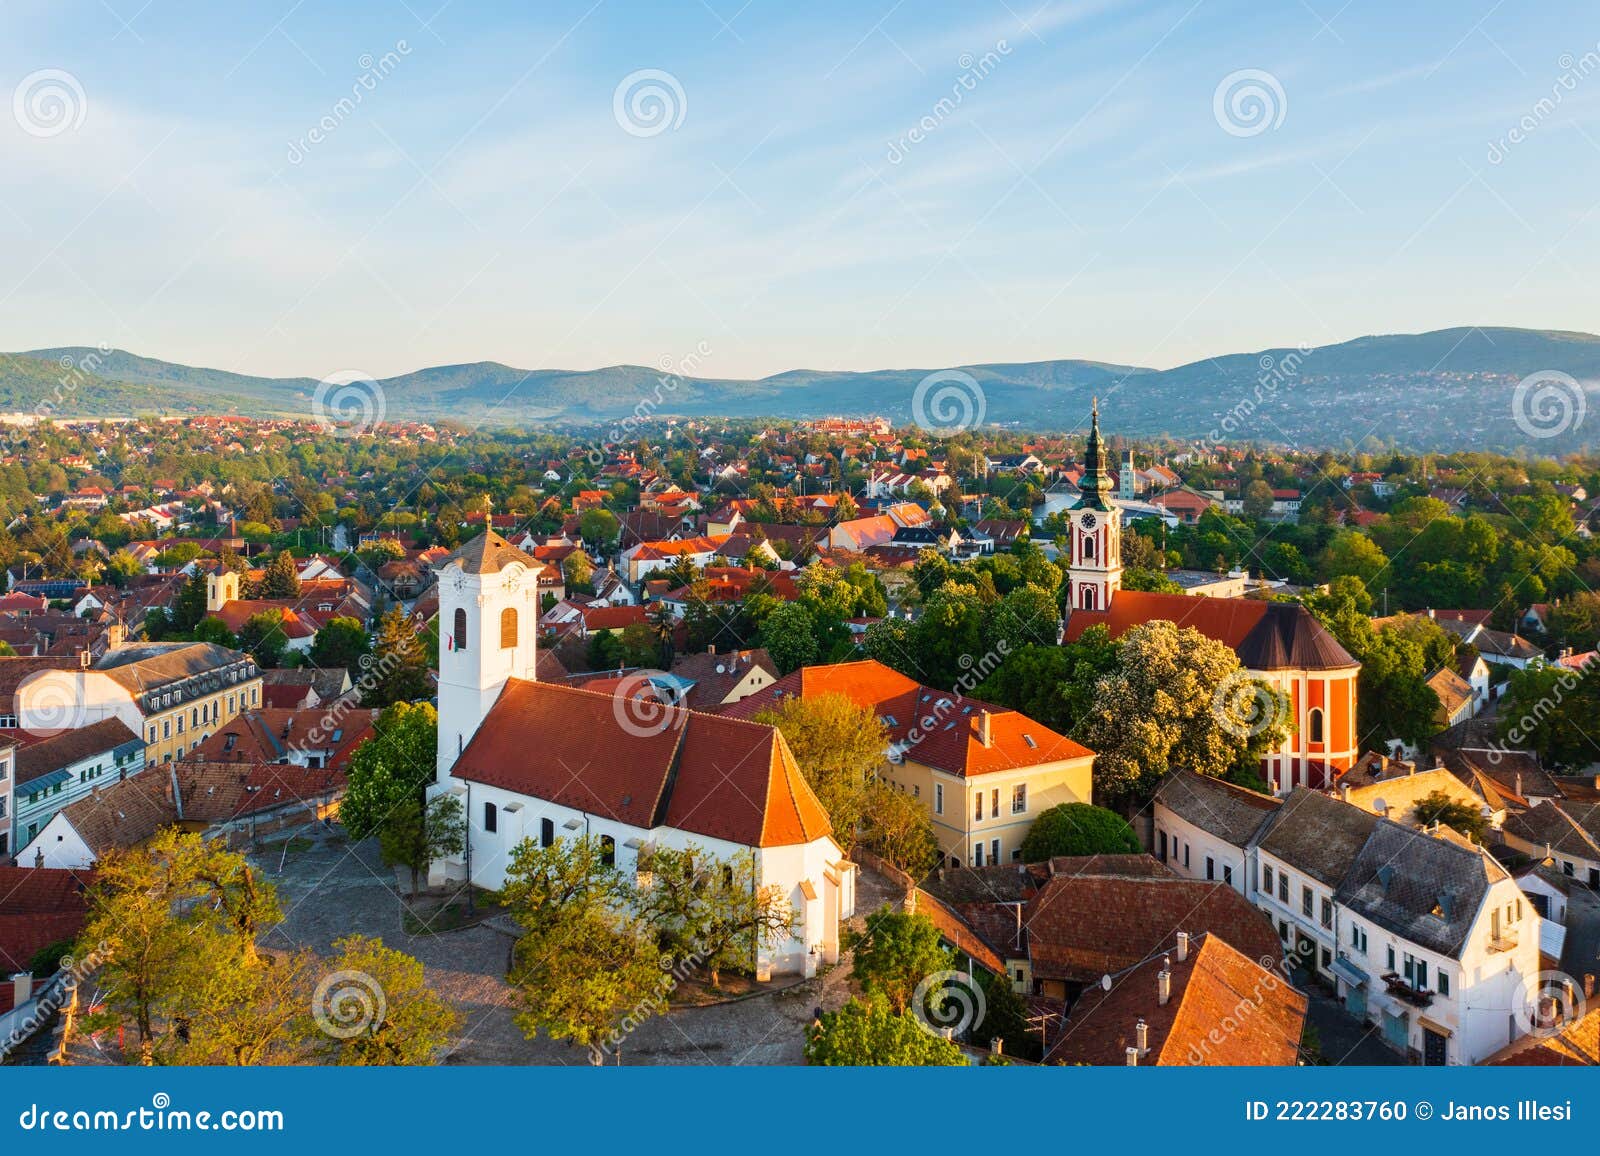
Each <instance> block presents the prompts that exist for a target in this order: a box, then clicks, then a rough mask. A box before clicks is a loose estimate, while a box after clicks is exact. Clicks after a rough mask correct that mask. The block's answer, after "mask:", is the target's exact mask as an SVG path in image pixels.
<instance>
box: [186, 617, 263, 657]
mask: <svg viewBox="0 0 1600 1156" xmlns="http://www.w3.org/2000/svg"><path fill="white" fill-rule="evenodd" d="M190 637H191V638H193V639H194V640H195V641H196V642H210V643H214V644H215V645H217V646H226V647H227V648H228V649H230V650H234V649H237V648H238V646H239V640H238V639H237V638H235V637H234V635H233V631H231V630H229V629H228V625H227V623H225V622H223V621H222V619H220V618H202V619H201V620H200V622H199V625H197V626H196V627H195V628H194V630H193V631H191V632H190ZM258 661H259V660H258Z"/></svg>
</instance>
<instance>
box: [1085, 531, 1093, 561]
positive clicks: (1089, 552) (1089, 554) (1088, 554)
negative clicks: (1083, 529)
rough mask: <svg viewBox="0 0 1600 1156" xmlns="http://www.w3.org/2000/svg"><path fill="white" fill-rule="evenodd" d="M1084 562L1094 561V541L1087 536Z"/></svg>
mask: <svg viewBox="0 0 1600 1156" xmlns="http://www.w3.org/2000/svg"><path fill="white" fill-rule="evenodd" d="M1083 560H1084V561H1085V562H1093V561H1094V539H1093V538H1090V537H1087V536H1086V537H1085V538H1084V539H1083Z"/></svg>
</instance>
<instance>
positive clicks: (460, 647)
mask: <svg viewBox="0 0 1600 1156" xmlns="http://www.w3.org/2000/svg"><path fill="white" fill-rule="evenodd" d="M541 569H542V567H541V566H540V564H539V563H538V562H537V561H535V560H534V559H533V558H531V557H529V556H528V555H527V554H526V553H524V552H523V551H522V550H519V549H518V548H517V547H515V546H513V545H512V544H511V543H510V542H507V541H506V540H505V539H504V538H502V537H501V536H500V535H499V534H496V533H495V532H494V531H493V530H492V529H485V530H484V532H483V533H482V534H480V535H479V536H478V537H476V538H474V539H473V540H472V541H470V542H468V543H467V544H466V545H465V546H463V547H461V549H459V550H457V551H456V552H455V553H454V554H452V555H450V556H449V557H448V558H446V559H445V560H444V561H443V562H442V563H440V564H439V566H438V568H437V572H438V576H439V748H438V766H437V769H436V774H437V778H438V781H439V782H440V783H444V782H446V781H447V779H448V777H449V774H450V768H451V767H452V766H454V765H455V761H456V757H457V756H458V755H460V754H461V752H462V751H463V750H465V749H466V745H467V743H469V742H471V741H472V736H473V735H474V734H476V733H477V731H478V724H479V723H481V722H482V721H483V718H484V716H485V715H487V714H488V713H489V708H490V707H492V706H493V705H494V703H495V700H496V699H497V698H499V697H500V692H501V691H502V690H503V689H505V685H506V680H507V679H511V678H520V679H526V680H530V681H531V680H532V679H534V677H535V673H534V671H535V667H536V666H537V663H538V654H537V650H536V645H537V640H538V632H539V571H540V570H541Z"/></svg>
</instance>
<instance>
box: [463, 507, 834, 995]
mask: <svg viewBox="0 0 1600 1156" xmlns="http://www.w3.org/2000/svg"><path fill="white" fill-rule="evenodd" d="M435 569H436V571H437V574H438V578H439V622H440V640H439V742H438V750H437V765H436V782H435V784H434V787H433V791H434V792H435V793H441V792H448V793H451V794H454V795H456V796H457V797H458V798H459V799H460V800H461V802H462V806H463V809H464V812H465V815H466V818H467V835H468V838H467V842H468V851H467V854H466V855H464V856H462V857H461V858H460V859H458V860H457V861H455V862H454V863H446V864H443V865H442V866H443V867H444V869H445V872H446V874H448V875H450V876H452V877H454V878H456V879H462V878H466V877H467V876H468V874H469V873H470V876H471V879H472V882H473V883H475V884H477V885H478V886H481V887H488V888H497V887H500V886H501V885H502V884H503V883H504V881H505V871H506V867H507V864H508V863H509V860H510V855H511V852H512V850H513V849H514V848H515V847H517V846H518V845H519V844H520V843H522V842H523V841H524V840H528V839H532V840H536V841H537V842H538V843H539V845H541V846H550V845H551V844H552V843H554V842H555V841H557V840H559V839H564V838H571V837H578V836H588V837H590V838H593V839H596V840H598V842H599V844H600V847H601V850H602V854H603V855H604V856H605V858H606V859H607V860H609V861H610V862H612V863H613V864H615V865H616V866H617V867H619V868H621V869H622V870H624V871H629V870H632V871H636V872H639V879H640V885H641V886H644V885H647V880H648V859H649V854H650V851H651V850H652V849H653V848H655V847H658V846H659V847H673V848H684V847H687V846H690V845H693V846H695V847H698V848H701V849H703V850H705V851H707V852H709V853H711V854H713V855H716V856H718V857H720V858H723V859H730V858H732V857H733V856H734V855H736V854H739V853H741V852H749V853H750V854H751V855H752V856H753V858H754V860H755V864H756V873H757V883H758V885H759V886H762V887H766V886H775V887H777V888H778V891H779V893H780V894H781V895H782V896H783V897H784V899H785V900H786V901H787V903H788V905H789V908H790V910H791V912H792V913H793V917H794V922H793V930H792V933H791V935H790V937H789V938H788V940H787V941H785V942H784V943H782V944H779V945H778V946H777V947H775V948H773V949H772V950H770V951H766V952H764V954H763V957H762V959H761V960H760V961H758V963H757V966H756V971H757V974H758V975H760V974H763V973H764V972H770V973H772V974H801V975H812V974H815V972H816V969H817V968H818V966H820V965H823V964H827V963H832V962H834V961H835V960H837V959H838V956H839V924H840V922H841V920H844V919H847V918H849V917H850V916H851V915H852V914H854V911H855V890H856V868H855V865H854V864H853V863H851V862H849V861H848V860H847V859H845V857H844V854H843V852H842V851H841V850H840V848H839V845H838V844H837V843H836V842H834V839H833V836H832V827H831V825H830V823H829V820H828V816H827V813H826V812H825V811H824V810H823V809H822V805H821V804H820V803H819V802H818V801H817V798H816V795H815V794H814V793H813V792H812V790H811V787H810V785H809V784H808V783H807V782H806V780H805V777H804V775H802V774H801V772H800V768H799V766H798V765H797V764H796V763H795V759H794V755H793V753H792V752H791V751H790V750H789V745H788V743H786V742H785V741H784V739H783V736H782V735H781V734H779V733H778V731H777V729H776V728H774V727H770V726H766V725H763V724H759V723H752V722H746V721H744V720H742V719H734V718H727V717H724V716H721V715H714V714H703V713H700V712H698V711H691V710H688V709H686V708H684V707H675V706H667V705H665V704H662V703H660V702H659V701H656V700H653V699H646V698H641V697H639V696H638V695H637V694H636V693H635V692H636V691H637V690H638V689H640V688H639V687H638V686H636V685H633V683H632V682H631V681H630V680H629V679H627V678H620V679H618V680H616V681H617V685H616V686H615V687H614V688H613V689H612V690H610V691H609V692H608V691H600V690H586V689H582V688H580V687H576V686H568V685H564V684H560V683H552V682H545V681H541V680H540V679H539V677H538V672H537V661H538V651H537V645H538V639H537V633H538V631H537V624H538V617H539V616H538V611H539V601H538V599H539V581H538V580H539V571H540V569H541V566H540V564H539V563H538V562H537V561H535V560H534V559H533V558H531V557H530V556H529V555H527V554H526V553H524V552H523V551H522V550H520V549H518V548H517V547H515V546H513V545H512V544H511V543H509V542H507V541H506V540H505V539H504V538H502V537H501V536H500V535H498V534H496V533H495V532H494V531H493V530H492V529H486V530H485V532H484V533H483V534H482V535H480V536H479V537H477V538H474V539H473V540H472V541H471V542H468V543H467V544H466V545H464V546H462V547H461V548H460V549H459V550H457V551H456V552H455V553H453V554H451V555H450V556H449V557H448V558H446V559H445V560H444V561H443V562H441V563H440V564H439V565H438V566H437V567H436V568H435Z"/></svg>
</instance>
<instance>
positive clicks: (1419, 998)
mask: <svg viewBox="0 0 1600 1156" xmlns="http://www.w3.org/2000/svg"><path fill="white" fill-rule="evenodd" d="M1383 986H1384V988H1385V989H1386V990H1387V991H1388V992H1389V994H1390V995H1392V996H1394V997H1395V999H1397V1000H1400V1001H1401V1002H1402V1003H1408V1004H1410V1005H1411V1006H1412V1007H1418V1008H1423V1007H1427V1006H1428V1005H1430V1004H1431V1003H1433V993H1432V992H1431V991H1428V990H1426V989H1425V988H1419V987H1412V986H1411V983H1410V982H1409V981H1408V980H1406V979H1405V978H1404V977H1403V976H1399V975H1396V974H1395V973H1394V972H1392V971H1391V972H1390V973H1389V974H1388V975H1386V976H1384V977H1383Z"/></svg>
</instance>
